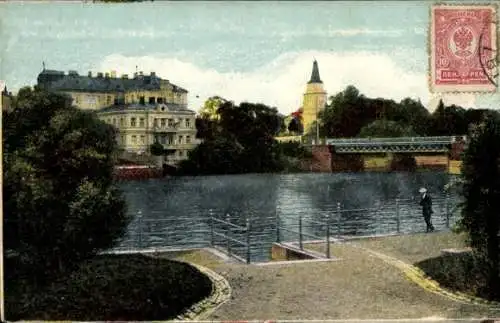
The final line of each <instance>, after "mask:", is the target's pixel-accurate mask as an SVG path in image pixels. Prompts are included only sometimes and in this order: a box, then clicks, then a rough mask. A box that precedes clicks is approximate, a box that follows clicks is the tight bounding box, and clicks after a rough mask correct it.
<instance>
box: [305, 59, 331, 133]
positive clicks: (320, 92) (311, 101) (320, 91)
mask: <svg viewBox="0 0 500 323" xmlns="http://www.w3.org/2000/svg"><path fill="white" fill-rule="evenodd" d="M325 104H326V91H325V89H324V88H323V81H321V77H320V76H319V67H318V62H317V61H316V60H314V62H313V67H312V73H311V79H310V80H309V82H307V86H306V92H305V93H304V101H303V104H302V109H303V114H302V118H303V125H304V132H305V133H316V129H311V126H312V125H313V123H314V121H316V120H317V115H318V113H319V112H320V111H322V110H323V109H324V108H325Z"/></svg>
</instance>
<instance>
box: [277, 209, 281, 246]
mask: <svg viewBox="0 0 500 323" xmlns="http://www.w3.org/2000/svg"><path fill="white" fill-rule="evenodd" d="M280 235H281V234H280V215H279V214H278V212H276V242H277V243H280V242H281V237H280Z"/></svg>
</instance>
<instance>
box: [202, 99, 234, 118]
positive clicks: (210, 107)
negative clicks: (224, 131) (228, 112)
mask: <svg viewBox="0 0 500 323" xmlns="http://www.w3.org/2000/svg"><path fill="white" fill-rule="evenodd" d="M225 102H227V100H225V99H223V98H221V97H219V96H212V97H210V98H208V99H207V100H206V101H205V103H204V104H203V107H202V108H201V109H200V110H199V111H198V113H199V115H200V117H201V118H204V119H208V120H219V119H220V115H219V112H218V111H219V108H220V106H221V105H222V104H223V103H225Z"/></svg>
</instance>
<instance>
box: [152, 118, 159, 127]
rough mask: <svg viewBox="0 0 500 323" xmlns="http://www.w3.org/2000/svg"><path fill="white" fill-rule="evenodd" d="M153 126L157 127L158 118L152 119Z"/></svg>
mask: <svg viewBox="0 0 500 323" xmlns="http://www.w3.org/2000/svg"><path fill="white" fill-rule="evenodd" d="M153 126H154V127H158V118H154V120H153Z"/></svg>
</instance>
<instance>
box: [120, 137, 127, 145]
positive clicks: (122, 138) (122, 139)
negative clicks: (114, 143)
mask: <svg viewBox="0 0 500 323" xmlns="http://www.w3.org/2000/svg"><path fill="white" fill-rule="evenodd" d="M120 137H121V144H122V145H125V144H126V143H127V142H126V137H125V136H123V135H122V136H120Z"/></svg>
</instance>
